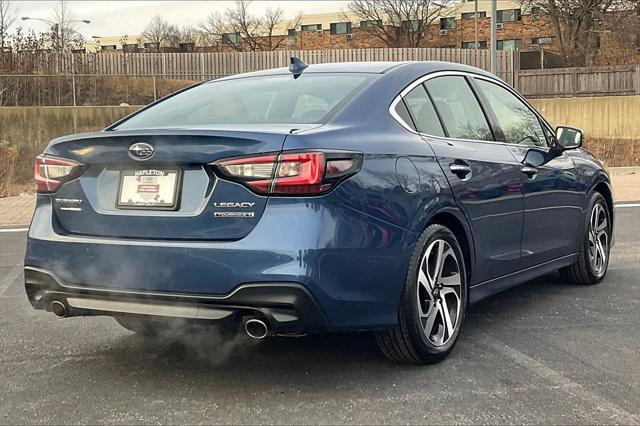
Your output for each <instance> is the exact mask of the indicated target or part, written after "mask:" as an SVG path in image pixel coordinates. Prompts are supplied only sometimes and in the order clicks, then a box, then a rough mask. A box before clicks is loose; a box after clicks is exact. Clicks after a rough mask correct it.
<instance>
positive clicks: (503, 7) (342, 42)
mask: <svg viewBox="0 0 640 426" xmlns="http://www.w3.org/2000/svg"><path fill="white" fill-rule="evenodd" d="M489 8H490V2H486V1H482V2H478V20H477V21H478V41H479V43H478V44H479V48H481V49H485V48H487V47H488V45H489V42H490V37H491V18H490V15H491V12H490V9H489ZM617 18H618V19H616V20H615V22H616V23H618V24H619V23H620V22H623V21H624V22H625V25H624V28H626V30H620V29H619V30H618V31H616V27H615V25H613V24H611V23H608V22H606V21H607V19H605V20H604V21H605V22H600V23H599V24H598V28H600V29H597V30H596V31H595V32H596V33H597V39H596V42H597V44H598V46H599V50H598V51H597V55H596V57H595V64H596V65H618V64H630V63H640V9H639V11H638V12H636V13H628V14H625V15H624V20H621V19H619V17H617ZM625 20H626V21H625ZM370 25H371V24H370V23H369V22H361V21H359V20H358V18H357V17H356V16H354V15H352V14H349V13H342V12H335V13H324V14H315V15H304V16H302V17H301V20H300V21H299V23H298V25H297V26H296V27H295V28H292V27H293V23H292V22H288V21H285V22H282V23H281V24H280V25H279V26H278V28H276V31H275V33H276V34H279V35H276V36H274V37H273V38H272V44H277V45H278V47H277V49H278V50H285V49H289V50H291V49H293V50H327V49H359V48H384V47H388V46H387V44H386V43H385V41H384V40H381V39H380V38H379V37H376V36H375V34H374V30H373V29H372V28H371V27H370ZM475 28H476V19H475V3H474V2H472V1H466V2H462V3H457V4H456V5H455V6H453V7H451V8H449V9H447V11H446V12H445V13H443V14H442V16H440V17H438V18H436V19H435V20H434V21H433V22H432V23H431V25H430V26H429V27H428V28H427V29H426V30H425V31H424V33H423V34H422V36H421V40H420V42H419V43H418V45H417V47H437V48H458V49H460V48H462V49H472V48H474V47H475V46H474V45H475V43H474V40H475ZM629 28H631V29H632V31H628V29H629ZM634 29H635V30H634ZM264 37H265V36H263V38H264ZM120 39H121V38H120V37H109V38H99V39H96V40H93V41H92V42H90V43H87V50H88V51H92V50H100V51H105V52H109V51H120V50H123V49H124V50H125V51H128V52H130V53H134V52H139V51H154V49H155V47H156V46H151V43H149V42H148V41H146V40H144V37H142V36H129V37H128V38H127V40H128V41H127V44H126V45H121V44H120ZM265 44H266V43H265ZM403 47H409V45H405V46H403ZM497 48H498V49H499V50H520V51H530V50H545V51H549V52H559V50H560V47H559V43H557V41H556V37H555V32H554V28H553V25H552V22H551V20H550V18H549V16H548V15H545V14H543V13H541V12H540V11H538V10H535V9H534V10H523V9H522V8H521V3H519V2H515V1H510V0H498V30H497ZM240 49H241V50H249V49H248V44H247V43H244V42H243V39H242V37H241V36H240V34H235V33H226V34H222V36H221V37H218V38H214V39H212V38H210V37H202V38H201V39H200V41H198V42H196V43H183V44H180V45H179V46H175V47H172V48H167V47H163V48H162V50H163V51H170V52H194V51H202V52H216V51H219V52H233V51H238V50H240Z"/></svg>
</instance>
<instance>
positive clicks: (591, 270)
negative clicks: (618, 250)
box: [560, 192, 611, 285]
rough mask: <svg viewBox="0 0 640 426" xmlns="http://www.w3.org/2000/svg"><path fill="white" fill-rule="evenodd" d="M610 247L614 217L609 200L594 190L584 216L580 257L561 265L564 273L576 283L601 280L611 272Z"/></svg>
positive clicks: (562, 273)
mask: <svg viewBox="0 0 640 426" xmlns="http://www.w3.org/2000/svg"><path fill="white" fill-rule="evenodd" d="M594 226H595V228H594ZM610 251H611V217H610V214H609V208H608V206H607V201H606V200H605V198H604V197H603V196H602V194H600V193H599V192H593V193H592V194H591V196H590V197H589V203H588V208H587V214H586V215H585V219H584V228H583V237H582V241H581V243H580V249H579V253H578V259H577V260H576V262H575V263H574V264H572V265H570V266H567V267H565V268H562V269H560V276H561V277H562V278H564V279H565V280H567V281H569V282H571V283H574V284H584V285H592V284H598V283H599V282H600V281H602V279H603V278H604V276H605V275H606V273H607V268H608V267H609V254H610ZM594 256H595V257H594Z"/></svg>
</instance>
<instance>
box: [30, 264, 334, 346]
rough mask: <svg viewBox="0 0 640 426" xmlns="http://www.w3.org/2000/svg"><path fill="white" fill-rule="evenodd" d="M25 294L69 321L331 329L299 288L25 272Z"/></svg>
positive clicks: (276, 329) (286, 330)
mask: <svg viewBox="0 0 640 426" xmlns="http://www.w3.org/2000/svg"><path fill="white" fill-rule="evenodd" d="M24 277H25V289H26V292H27V297H28V298H29V302H31V305H32V306H33V307H34V308H35V309H42V310H46V311H51V304H52V303H53V302H60V303H62V304H63V305H64V306H65V307H66V315H65V316H80V315H111V316H113V315H119V314H129V315H131V314H133V315H155V316H166V317H178V318H188V319H195V320H223V319H226V318H229V317H233V316H235V317H237V318H241V317H244V316H258V317H261V318H264V319H266V320H267V322H268V323H269V325H270V328H271V330H272V331H273V332H274V333H276V334H288V333H316V332H324V331H327V330H328V329H329V326H328V323H327V320H326V318H325V316H324V314H323V313H322V310H321V309H320V307H319V305H318V304H317V302H316V301H315V299H314V298H313V296H312V295H311V294H310V293H309V292H308V291H307V290H306V289H305V288H304V287H303V286H302V285H300V284H296V283H260V284H244V285H240V286H239V287H237V288H236V289H235V290H234V291H232V292H231V293H229V294H226V295H218V296H211V295H198V294H179V293H161V292H150V291H128V290H113V289H104V288H94V287H88V286H86V285H77V284H70V283H63V282H61V281H60V280H59V279H58V278H57V277H56V276H55V275H54V274H53V273H51V272H49V271H45V270H43V269H38V268H32V267H25V269H24Z"/></svg>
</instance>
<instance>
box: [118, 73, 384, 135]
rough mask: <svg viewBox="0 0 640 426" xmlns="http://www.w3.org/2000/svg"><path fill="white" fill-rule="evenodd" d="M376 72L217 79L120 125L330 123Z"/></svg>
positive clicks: (148, 126)
mask: <svg viewBox="0 0 640 426" xmlns="http://www.w3.org/2000/svg"><path fill="white" fill-rule="evenodd" d="M376 77H377V75H375V74H358V73H344V74H339V73H318V74H313V73H309V74H302V75H300V76H299V77H298V78H297V79H294V78H293V76H291V75H290V74H287V75H272V76H260V77H250V78H237V79H230V80H218V81H211V82H209V83H204V84H201V85H199V86H195V87H193V88H191V89H188V90H185V91H184V92H181V93H178V94H176V95H174V96H171V97H169V98H167V99H166V100H164V101H161V102H159V103H158V104H156V105H153V106H151V107H149V108H148V109H146V110H144V111H141V112H140V113H139V114H136V115H134V116H132V117H131V118H129V119H128V120H126V121H124V122H123V123H121V124H120V125H118V126H117V127H116V130H131V129H150V128H189V129H193V128H207V127H208V126H216V125H220V124H229V123H240V124H249V123H251V124H263V123H283V124H296V123H305V124H306V123H325V122H326V121H327V120H328V117H330V116H331V115H332V113H334V112H335V111H337V110H338V109H339V108H340V107H341V106H342V105H343V104H344V103H345V102H347V101H348V100H349V99H352V97H353V96H354V95H355V94H356V93H357V92H358V91H359V90H360V89H361V88H362V87H364V86H365V85H366V84H367V83H368V82H370V81H372V80H373V79H375V78H376Z"/></svg>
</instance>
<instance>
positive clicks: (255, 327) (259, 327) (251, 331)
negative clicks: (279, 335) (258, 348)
mask: <svg viewBox="0 0 640 426" xmlns="http://www.w3.org/2000/svg"><path fill="white" fill-rule="evenodd" d="M244 331H245V332H246V333H247V335H248V336H249V337H251V338H252V339H256V340H260V339H264V338H265V337H267V336H268V335H269V328H268V327H267V324H266V323H265V322H264V321H262V320H259V319H257V318H251V319H250V320H247V321H246V322H245V323H244Z"/></svg>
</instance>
